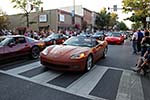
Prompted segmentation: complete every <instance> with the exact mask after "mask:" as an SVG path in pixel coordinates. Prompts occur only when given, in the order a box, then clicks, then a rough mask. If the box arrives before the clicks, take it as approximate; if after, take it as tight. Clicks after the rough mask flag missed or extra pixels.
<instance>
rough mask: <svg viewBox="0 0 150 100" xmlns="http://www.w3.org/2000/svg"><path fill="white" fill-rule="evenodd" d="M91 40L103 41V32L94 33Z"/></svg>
mask: <svg viewBox="0 0 150 100" xmlns="http://www.w3.org/2000/svg"><path fill="white" fill-rule="evenodd" d="M92 37H93V38H96V39H99V40H104V39H105V34H104V32H103V31H100V32H96V33H94V34H93V35H92Z"/></svg>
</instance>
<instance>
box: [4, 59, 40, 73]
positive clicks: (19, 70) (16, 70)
mask: <svg viewBox="0 0 150 100" xmlns="http://www.w3.org/2000/svg"><path fill="white" fill-rule="evenodd" d="M40 66H42V65H41V64H40V61H37V62H34V63H32V64H27V65H24V66H21V67H17V68H13V69H10V70H7V71H6V72H7V73H11V74H18V73H22V72H25V71H28V70H32V69H34V68H37V67H40Z"/></svg>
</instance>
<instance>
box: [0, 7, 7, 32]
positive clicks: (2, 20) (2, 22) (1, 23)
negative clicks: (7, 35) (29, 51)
mask: <svg viewBox="0 0 150 100" xmlns="http://www.w3.org/2000/svg"><path fill="white" fill-rule="evenodd" d="M8 25H9V21H8V17H7V15H6V13H5V12H3V11H2V10H1V9H0V29H5V28H7V26H8Z"/></svg>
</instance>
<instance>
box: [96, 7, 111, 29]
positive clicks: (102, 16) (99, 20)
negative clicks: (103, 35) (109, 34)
mask: <svg viewBox="0 0 150 100" xmlns="http://www.w3.org/2000/svg"><path fill="white" fill-rule="evenodd" d="M110 17H111V16H110V13H107V11H106V8H103V9H102V10H101V11H100V13H98V14H97V16H96V20H95V24H96V26H97V28H98V29H104V28H107V27H108V23H109V21H110Z"/></svg>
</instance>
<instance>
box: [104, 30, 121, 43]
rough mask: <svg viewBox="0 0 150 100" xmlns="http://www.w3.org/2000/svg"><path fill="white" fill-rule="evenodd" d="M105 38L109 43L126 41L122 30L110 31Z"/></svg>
mask: <svg viewBox="0 0 150 100" xmlns="http://www.w3.org/2000/svg"><path fill="white" fill-rule="evenodd" d="M105 40H106V41H107V42H108V43H109V44H122V43H123V42H124V36H123V35H122V34H121V33H120V32H108V33H107V37H105Z"/></svg>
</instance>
